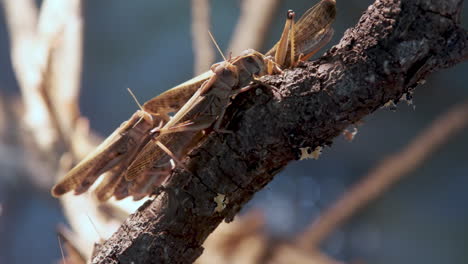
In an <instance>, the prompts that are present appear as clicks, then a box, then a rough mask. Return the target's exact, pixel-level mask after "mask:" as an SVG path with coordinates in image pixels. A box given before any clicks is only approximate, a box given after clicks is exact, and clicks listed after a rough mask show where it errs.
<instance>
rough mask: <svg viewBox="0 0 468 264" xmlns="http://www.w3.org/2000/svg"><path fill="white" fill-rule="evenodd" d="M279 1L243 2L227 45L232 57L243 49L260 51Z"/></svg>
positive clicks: (259, 0)
mask: <svg viewBox="0 0 468 264" xmlns="http://www.w3.org/2000/svg"><path fill="white" fill-rule="evenodd" d="M279 2H280V0H243V1H242V7H241V15H240V17H239V20H238V22H237V26H236V29H235V30H234V34H233V37H232V40H231V44H230V45H229V49H228V51H230V52H232V54H234V55H238V54H240V53H241V52H242V51H243V50H245V49H248V48H250V49H255V50H260V49H261V48H262V46H263V43H264V41H265V38H266V34H267V33H268V28H269V26H270V25H271V20H272V19H273V16H274V15H275V13H276V9H277V8H278V5H279Z"/></svg>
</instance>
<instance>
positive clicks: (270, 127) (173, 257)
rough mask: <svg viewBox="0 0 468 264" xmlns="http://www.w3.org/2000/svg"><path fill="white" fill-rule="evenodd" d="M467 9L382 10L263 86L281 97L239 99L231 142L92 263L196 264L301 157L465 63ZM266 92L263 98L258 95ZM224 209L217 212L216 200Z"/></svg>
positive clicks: (146, 208)
mask: <svg viewBox="0 0 468 264" xmlns="http://www.w3.org/2000/svg"><path fill="white" fill-rule="evenodd" d="M461 3H462V1H461V0H458V1H456V0H451V1H432V0H426V1H423V0H419V1H403V0H401V1H397V0H378V1H376V2H375V3H374V4H373V5H372V6H370V7H369V8H368V9H367V11H366V12H365V13H364V15H363V16H362V17H361V19H360V21H359V23H358V24H357V25H356V27H354V28H351V29H349V30H347V31H346V33H345V35H344V37H343V38H342V40H341V41H340V43H339V44H338V45H336V46H335V47H333V48H332V49H331V50H330V51H329V52H327V53H326V54H325V56H323V57H322V58H320V59H319V60H317V61H314V62H309V63H305V64H304V65H303V66H302V67H299V68H295V69H293V70H290V71H286V72H285V74H284V75H281V76H267V77H265V78H264V79H263V81H264V82H265V83H266V84H268V85H271V86H275V87H278V88H279V91H278V92H277V93H275V94H274V95H273V94H271V90H269V89H261V88H262V87H259V88H258V89H257V90H256V91H252V92H249V93H246V94H243V95H241V96H238V98H236V100H235V101H234V102H233V104H232V107H230V108H229V109H228V111H227V113H226V118H227V119H228V120H230V124H229V125H228V129H229V130H233V131H234V132H235V134H233V135H231V134H217V133H211V134H210V136H208V137H207V138H206V139H205V140H204V141H203V142H202V143H201V144H200V146H199V147H198V148H197V149H195V150H194V151H192V153H190V155H189V157H188V158H187V159H186V160H185V164H186V166H187V167H188V168H189V169H190V171H191V173H190V172H187V171H182V170H176V171H175V172H174V173H173V175H172V176H171V179H170V180H169V182H168V184H167V185H166V186H165V188H164V189H163V190H161V191H160V194H159V196H157V198H156V199H155V200H154V201H152V202H147V203H146V204H145V205H143V206H142V207H141V208H140V209H139V210H138V212H136V213H135V214H134V215H132V216H131V217H130V218H129V219H127V220H126V222H125V223H124V224H123V225H122V226H121V227H120V229H119V230H118V231H117V232H116V233H115V234H114V235H113V236H112V237H111V238H110V239H109V240H107V241H106V242H105V243H104V244H103V245H102V246H101V247H100V250H99V251H98V252H97V253H96V254H95V256H94V258H93V263H130V262H132V260H137V259H138V262H140V263H169V262H170V263H191V262H193V261H194V260H195V259H196V258H197V257H198V256H199V255H200V254H201V253H202V251H203V248H202V246H201V244H202V243H203V241H204V240H205V239H206V237H207V236H208V235H209V234H210V233H211V232H212V231H213V230H214V229H215V228H216V227H217V226H218V224H219V223H220V222H221V221H222V220H223V219H226V221H231V220H232V218H233V217H234V216H235V214H236V213H237V212H238V211H239V210H240V209H241V207H242V206H243V205H244V204H245V203H246V202H247V201H249V200H250V199H251V198H252V196H253V194H255V193H256V192H257V191H258V190H260V189H261V188H263V187H264V186H265V185H266V184H267V183H268V182H270V181H271V180H272V179H273V176H274V175H275V174H277V173H278V172H279V171H280V170H282V169H283V168H284V167H285V166H286V165H287V164H288V163H289V162H290V161H292V160H297V159H298V158H299V156H300V149H299V148H302V147H311V149H314V148H315V147H317V146H323V145H329V144H331V142H332V140H333V138H334V137H336V136H338V135H339V134H340V133H341V131H342V130H343V129H344V128H346V127H347V126H349V125H350V124H353V123H355V122H357V121H359V120H360V119H362V118H363V117H364V116H366V115H368V114H370V113H372V112H374V111H375V110H377V109H379V108H380V107H382V106H383V105H385V104H386V103H387V102H388V101H390V100H393V101H394V102H398V100H399V98H400V97H401V96H402V95H403V94H405V93H408V92H411V91H412V90H413V89H414V88H415V87H416V86H417V85H418V83H420V82H421V81H422V80H424V78H426V77H427V76H428V75H429V74H430V73H432V72H435V71H437V70H439V69H442V68H446V67H450V66H452V65H454V64H456V63H458V62H460V61H462V60H463V58H466V57H467V54H468V39H467V36H468V34H467V32H466V31H465V30H463V29H462V28H460V27H459V24H458V21H459V13H460V8H461ZM261 91H265V92H261ZM220 194H221V195H225V199H224V202H225V204H226V206H225V207H224V209H223V210H221V211H220V212H218V211H217V210H215V208H216V207H217V204H216V202H215V198H216V197H218V198H219V197H220Z"/></svg>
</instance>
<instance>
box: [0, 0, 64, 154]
mask: <svg viewBox="0 0 468 264" xmlns="http://www.w3.org/2000/svg"><path fill="white" fill-rule="evenodd" d="M3 3H4V7H5V14H6V21H7V25H8V31H9V33H10V41H11V44H10V46H11V58H12V63H13V68H14V70H15V73H16V78H17V80H18V82H19V85H20V88H21V93H22V96H23V101H24V108H25V113H24V123H25V126H26V128H27V129H28V130H29V131H41V133H32V135H33V137H34V138H35V140H34V141H35V143H37V145H38V146H39V148H40V149H42V150H44V151H47V152H49V151H51V150H53V149H54V147H55V145H56V144H57V141H58V137H59V134H58V132H57V130H56V127H55V125H54V122H53V120H52V116H51V115H50V109H49V105H48V103H47V101H46V99H45V98H44V96H43V94H44V78H43V73H44V72H45V70H46V67H47V62H48V59H49V53H50V50H51V46H52V40H53V37H52V36H53V35H54V33H53V31H52V30H51V31H49V33H50V34H44V36H41V37H39V36H38V33H37V23H38V19H37V16H38V14H37V8H36V6H35V3H34V1H32V0H17V1H15V0H7V1H4V2H3ZM39 39H40V41H39ZM39 42H40V44H39Z"/></svg>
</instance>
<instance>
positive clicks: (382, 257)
mask: <svg viewBox="0 0 468 264" xmlns="http://www.w3.org/2000/svg"><path fill="white" fill-rule="evenodd" d="M211 2H212V6H211V8H212V18H211V19H212V25H213V26H212V32H213V34H214V35H215V36H216V39H217V40H218V42H219V45H220V46H221V47H222V48H226V47H227V46H228V44H229V41H230V36H231V34H232V32H233V29H234V26H235V25H236V21H237V17H238V15H239V5H240V2H239V1H211ZM315 3H316V1H311V0H289V1H282V3H281V5H280V7H279V9H278V15H277V16H276V18H275V19H274V23H273V25H272V26H271V29H270V32H269V35H268V39H267V41H266V44H265V47H264V49H263V50H262V51H266V50H268V49H269V47H271V46H272V45H273V44H274V43H275V41H276V40H277V39H278V37H279V35H280V31H281V27H282V25H283V16H282V14H284V11H285V10H287V9H293V10H295V11H296V13H298V14H299V15H300V14H302V13H303V12H304V11H305V10H307V9H308V8H309V7H310V6H312V5H313V4H315ZM371 3H372V1H370V0H366V1H357V0H354V1H349V0H348V1H338V4H337V5H338V15H337V20H336V22H335V26H334V28H335V36H334V38H333V40H332V41H331V43H330V44H329V46H327V48H328V47H330V46H331V45H333V44H336V43H337V42H338V41H339V39H340V38H341V36H342V34H343V32H344V31H345V30H346V29H347V28H349V27H351V26H354V25H355V24H356V23H357V21H358V19H359V17H360V16H361V14H362V12H363V11H365V10H366V8H367V6H368V5H369V4H371ZM84 15H85V43H84V48H85V50H84V70H83V78H82V94H81V111H82V113H83V115H84V116H86V117H88V118H89V119H90V121H91V127H92V128H93V129H94V130H96V131H97V132H99V133H100V134H101V135H102V136H106V135H108V134H109V133H110V132H112V131H113V130H114V129H115V128H116V127H118V126H119V125H120V123H121V122H122V121H124V120H126V119H127V118H128V117H129V116H130V115H131V114H132V113H133V112H134V111H135V110H136V109H137V106H136V105H135V103H134V101H133V100H132V99H131V97H130V96H129V94H128V92H127V91H126V88H127V87H131V88H132V90H133V91H134V93H135V94H136V95H137V97H138V98H139V100H140V101H145V100H148V99H150V98H151V97H153V96H155V95H157V94H159V93H161V92H163V91H164V90H166V89H168V88H170V87H172V86H174V85H176V84H178V83H181V82H183V81H185V80H187V79H189V78H191V77H192V76H193V52H192V46H191V45H192V44H191V32H190V30H191V25H190V23H191V20H190V15H191V14H190V1H151V0H146V1H126V0H113V1H86V5H85V9H84ZM467 17H468V11H467V8H465V9H464V10H463V14H462V19H463V20H462V21H463V26H464V28H465V29H466V28H468V23H467V21H468V18H467ZM9 50H10V48H9V41H8V34H7V32H6V27H5V20H4V17H3V14H2V16H1V17H0V69H1V71H0V87H1V89H2V92H5V91H6V93H7V94H9V95H13V94H17V93H18V88H17V84H16V80H15V77H14V74H13V71H12V69H11V62H10V58H9ZM322 53H323V52H321V53H320V54H322ZM218 59H220V58H219V57H218ZM467 73H468V64H467V63H463V64H459V65H457V66H456V67H454V68H451V69H447V70H443V71H440V72H438V73H436V74H433V75H431V76H430V78H429V79H428V80H427V82H426V84H424V85H422V86H420V87H418V88H417V89H416V92H415V94H414V103H415V106H416V108H415V109H413V106H407V105H406V104H400V105H399V106H398V110H397V111H396V112H392V111H390V110H385V109H383V110H379V111H377V112H376V113H374V114H372V115H370V116H369V117H367V118H366V119H365V124H364V125H363V126H361V127H359V133H358V134H357V136H356V138H355V140H354V141H353V142H351V143H349V142H347V141H345V140H344V139H343V138H338V139H336V140H335V142H334V145H333V147H332V148H326V149H325V150H324V153H323V155H322V156H321V158H320V159H319V160H307V161H300V162H293V163H292V164H291V165H290V166H289V167H288V168H287V169H286V170H285V171H284V172H282V173H281V174H280V175H277V177H276V179H275V180H274V181H273V182H272V183H271V184H269V185H268V186H267V187H266V188H265V189H264V190H263V191H261V192H260V193H258V194H257V195H256V196H255V198H254V199H253V200H252V201H251V202H250V203H249V205H248V208H251V207H255V208H262V209H263V210H264V211H265V212H266V214H267V219H268V228H269V230H270V233H271V234H272V235H274V236H282V237H292V236H293V235H294V234H296V233H297V232H301V230H303V229H304V228H305V227H306V226H307V225H308V224H309V223H311V222H312V221H313V219H314V218H316V217H317V216H318V215H319V214H320V212H321V211H322V210H323V209H324V208H326V206H328V205H330V204H331V203H332V202H333V201H334V200H335V199H336V198H338V197H339V196H340V195H341V194H342V192H343V191H344V190H345V189H346V188H347V187H349V186H350V185H351V184H353V183H355V182H357V181H358V180H359V179H361V178H362V177H363V176H364V175H366V173H367V171H368V170H369V169H371V168H372V167H373V166H374V165H375V164H376V163H377V162H378V161H380V160H381V159H383V158H385V157H386V156H387V155H390V154H392V153H394V152H397V151H399V150H400V149H401V148H403V147H404V146H406V145H407V143H408V142H409V141H410V140H412V139H413V138H414V137H416V136H417V135H418V133H419V132H420V131H421V130H423V129H424V128H425V127H426V126H428V125H429V124H430V123H431V121H432V120H434V119H435V118H436V117H437V115H438V114H440V113H442V112H444V111H446V110H448V108H450V106H452V105H454V104H456V103H461V102H463V101H465V100H466V99H467V98H468V89H467V84H466V83H467V82H468V75H467ZM0 184H1V185H3V186H0V187H1V188H0V203H1V204H3V208H4V210H3V213H2V214H1V215H0V263H51V262H53V261H54V260H57V259H60V258H61V257H60V250H59V247H58V243H57V237H56V234H55V228H56V225H57V224H58V223H59V222H64V221H65V219H64V217H63V215H62V214H61V211H60V206H59V203H58V201H57V200H55V199H53V198H51V197H49V194H48V193H44V192H41V191H39V190H37V189H36V188H34V187H33V186H31V185H30V184H29V183H28V181H27V180H24V179H14V180H10V181H7V180H2V179H0ZM467 187H468V132H467V130H466V129H465V130H464V131H463V132H462V133H459V134H458V135H457V137H455V138H453V139H451V140H450V142H449V143H448V144H446V145H445V146H444V147H443V148H442V149H441V150H440V151H438V152H437V153H435V154H434V155H432V156H431V158H430V159H429V160H427V161H426V162H425V163H424V165H423V166H421V167H420V168H418V169H417V170H416V171H415V172H413V173H412V174H411V175H409V177H408V178H407V179H404V180H403V181H402V182H401V183H400V184H398V185H397V186H396V187H394V188H392V189H390V190H389V191H388V192H387V193H386V194H385V195H384V196H383V197H382V198H379V199H378V200H376V201H375V202H373V203H372V204H371V205H370V206H369V207H368V208H366V209H365V210H363V211H362V212H361V213H359V214H358V215H356V216H355V217H354V218H353V219H352V220H351V221H349V222H347V223H346V225H345V226H344V227H342V228H340V229H339V230H337V231H336V232H335V233H334V234H333V235H332V236H331V237H330V239H328V240H327V241H326V243H324V244H323V248H324V249H325V251H326V252H327V253H328V254H330V255H332V256H334V257H336V258H338V259H340V260H344V261H355V260H364V263H383V264H386V263H388V264H390V263H391V264H393V263H400V264H403V263H411V264H415V263H425V264H430V263H467V262H468V247H467V245H468V207H467V205H466V204H467V201H468V192H467V191H466V189H467ZM25 249H27V250H26V251H25Z"/></svg>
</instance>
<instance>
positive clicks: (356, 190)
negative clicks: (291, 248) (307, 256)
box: [298, 102, 468, 249]
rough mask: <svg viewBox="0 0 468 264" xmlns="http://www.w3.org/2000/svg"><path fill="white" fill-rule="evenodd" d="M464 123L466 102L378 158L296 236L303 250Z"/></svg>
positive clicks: (466, 120) (467, 115) (418, 162)
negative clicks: (404, 146)
mask: <svg viewBox="0 0 468 264" xmlns="http://www.w3.org/2000/svg"><path fill="white" fill-rule="evenodd" d="M467 124H468V102H466V103H464V104H462V105H459V106H456V107H454V108H453V109H451V110H450V111H449V112H447V113H445V114H443V115H442V116H441V117H439V118H438V119H437V120H435V121H434V122H433V123H432V124H431V126H430V127H429V128H427V129H426V130H424V131H423V132H422V133H421V135H419V136H418V137H417V138H416V139H415V140H413V142H411V143H410V144H409V145H408V146H407V147H406V148H405V149H404V150H402V151H401V152H399V153H396V154H394V155H392V156H389V157H387V158H386V159H384V160H382V161H381V162H380V164H379V165H377V167H375V168H374V169H373V170H371V171H370V173H369V174H368V175H367V176H366V177H365V178H364V179H363V180H361V181H360V182H359V183H357V184H356V185H355V186H353V187H352V188H351V189H350V190H349V191H347V192H346V193H345V194H343V196H342V198H341V199H339V200H338V201H337V202H336V203H335V204H334V205H333V206H332V207H331V208H329V209H328V210H326V211H325V213H324V214H322V215H321V216H320V218H319V219H317V221H316V222H314V223H313V224H312V225H311V226H310V227H309V228H307V230H306V231H305V232H304V233H302V234H301V235H300V236H299V238H298V244H299V245H300V246H301V247H302V248H305V249H317V248H318V246H319V243H320V242H321V241H323V240H324V239H325V238H326V237H327V236H328V235H329V234H330V233H331V232H332V231H333V230H335V228H336V227H337V226H339V225H340V224H341V223H343V222H344V221H346V220H347V219H348V218H350V217H351V216H352V215H353V214H354V213H356V211H358V210H359V209H361V208H363V207H364V206H366V205H367V204H368V203H369V202H370V201H372V200H374V199H375V198H377V197H378V196H379V195H382V194H383V193H384V192H385V191H386V190H387V189H388V188H389V187H391V186H392V185H393V184H395V183H396V182H397V181H398V180H400V179H401V178H403V177H404V176H409V173H410V172H411V171H413V170H415V169H416V168H417V167H418V166H419V165H421V164H422V163H423V162H424V161H425V160H426V159H427V158H428V157H429V156H430V155H431V154H433V153H434V152H435V151H437V149H438V148H440V147H441V146H442V145H443V144H445V143H446V142H447V141H449V140H450V139H451V138H452V137H453V136H454V135H455V134H456V133H457V132H459V131H460V130H461V129H462V128H463V127H465V126H466V125H467Z"/></svg>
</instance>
